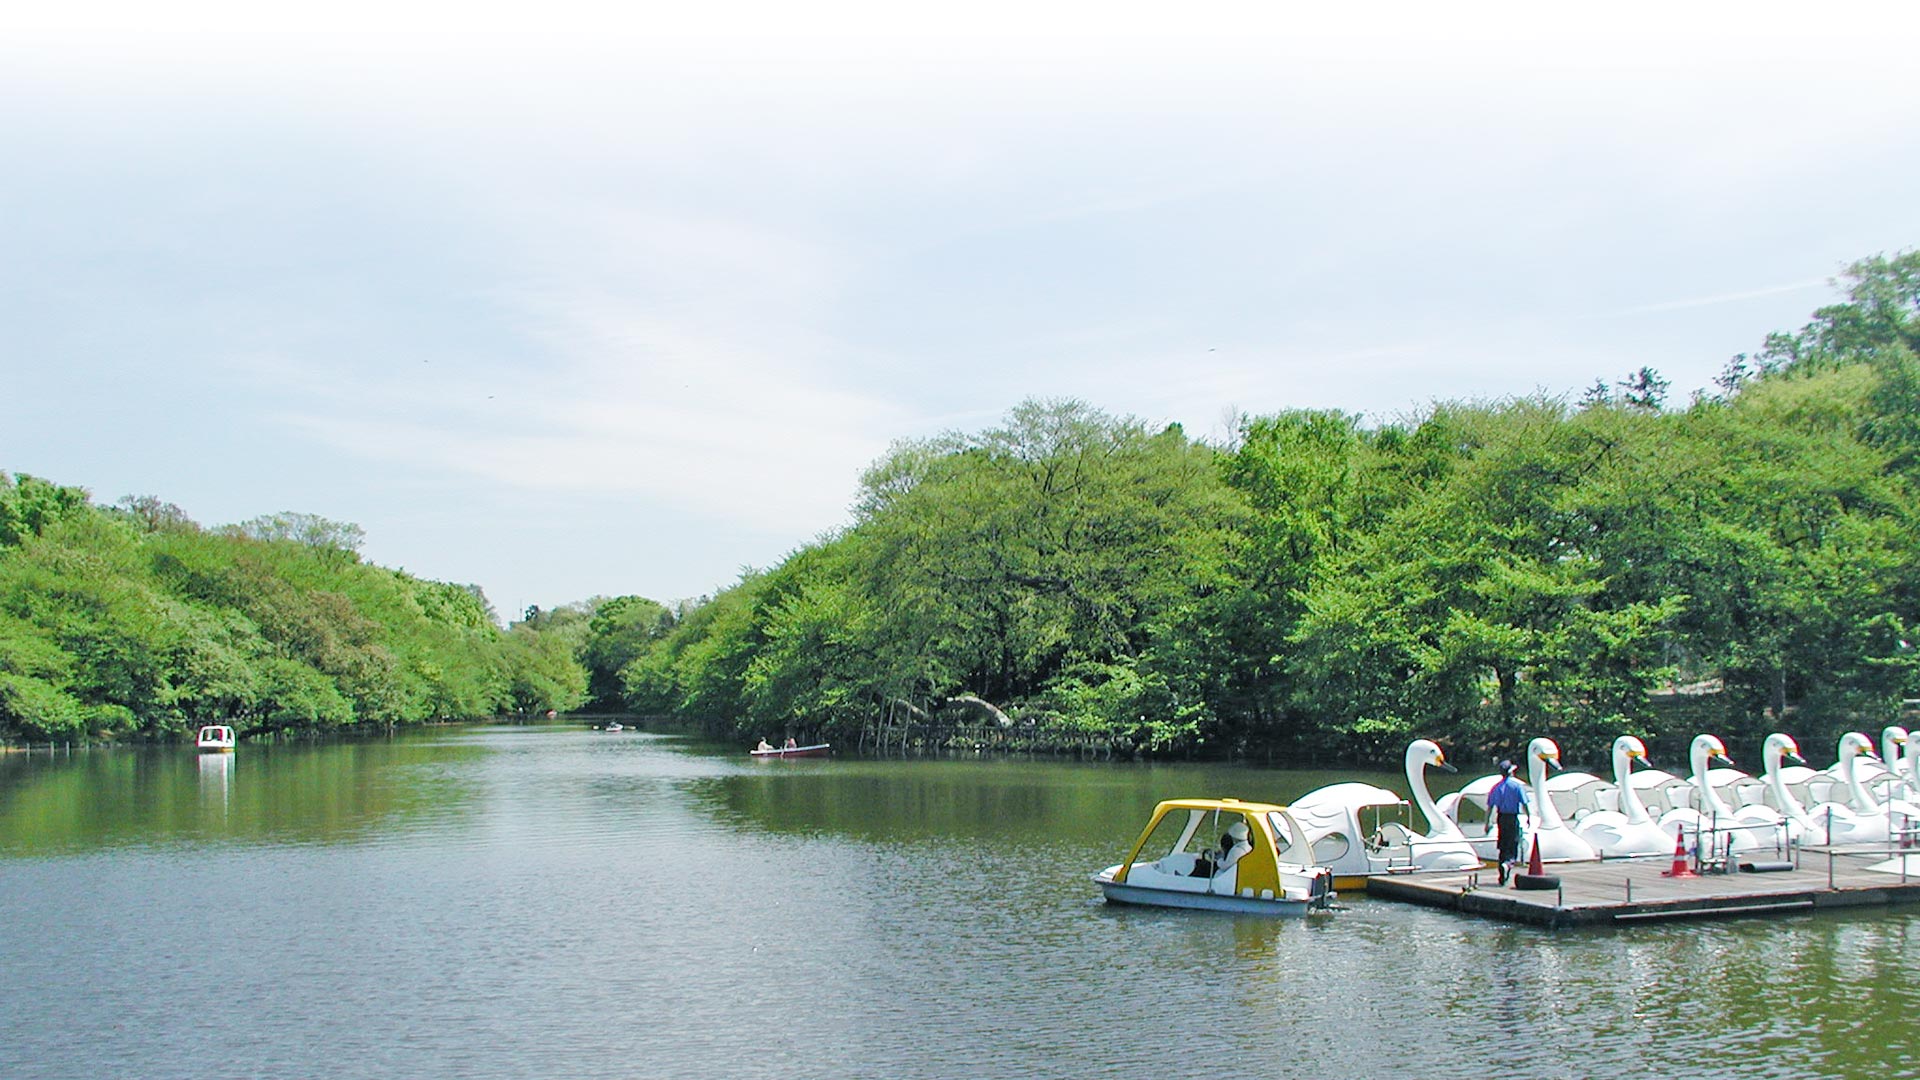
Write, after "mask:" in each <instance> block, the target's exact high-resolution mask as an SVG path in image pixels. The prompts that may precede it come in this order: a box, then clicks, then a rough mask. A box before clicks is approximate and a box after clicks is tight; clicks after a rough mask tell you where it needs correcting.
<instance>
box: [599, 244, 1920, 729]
mask: <svg viewBox="0 0 1920 1080" xmlns="http://www.w3.org/2000/svg"><path fill="white" fill-rule="evenodd" d="M1845 286H1846V296H1845V298H1844V299H1843V300H1841V301H1840V302H1838V303H1835V304H1833V305H1830V306H1828V307H1824V308H1821V309H1820V310H1819V311H1817V312H1815V313H1814V316H1813V318H1812V320H1811V321H1810V322H1809V323H1808V324H1807V325H1806V326H1805V327H1803V328H1801V329H1800V330H1798V331H1795V332H1790V333H1780V334H1775V335H1772V336H1771V337H1769V338H1768V339H1767V341H1766V343H1765V346H1764V348H1763V349H1761V350H1759V351H1757V352H1756V353H1755V354H1753V355H1742V356H1738V357H1735V358H1734V359H1733V360H1732V361H1730V362H1729V364H1728V366H1727V369H1726V371H1725V372H1723V374H1722V376H1721V378H1720V379H1718V380H1716V384H1715V389H1714V391H1712V392H1708V393H1703V394H1700V395H1698V396H1697V397H1696V399H1695V400H1694V401H1692V402H1691V403H1689V404H1687V405H1684V406H1675V405H1672V404H1671V403H1669V401H1668V400H1667V399H1668V391H1669V389H1670V384H1669V382H1668V380H1666V379H1665V378H1663V377H1661V375H1660V374H1659V373H1658V372H1657V371H1655V370H1653V369H1652V368H1650V367H1647V366H1644V365H1632V364H1624V365H1622V366H1623V368H1626V369H1627V373H1626V374H1625V375H1623V376H1621V377H1619V378H1617V379H1616V380H1614V381H1613V382H1612V383H1609V382H1608V381H1607V380H1604V379H1602V380H1598V381H1597V382H1596V384H1595V386H1594V388H1593V389H1592V390H1590V391H1588V392H1587V393H1586V394H1585V395H1584V396H1583V397H1582V398H1581V399H1580V400H1579V401H1578V402H1577V403H1569V402H1567V401H1565V400H1563V399H1559V398H1553V397H1548V396H1543V395H1538V394H1536V395H1531V396H1526V397H1517V398H1512V399H1508V400H1503V401H1490V402H1442V403H1436V404H1434V405H1433V406H1431V407H1429V408H1427V409H1425V410H1422V411H1421V412H1419V413H1417V414H1415V415H1410V416H1406V417H1402V418H1399V419H1396V420H1394V421H1392V422H1389V423H1381V424H1375V425H1368V424H1365V423H1363V422H1362V421H1361V419H1360V418H1358V417H1354V416H1347V415H1343V414H1340V413H1334V412H1317V411H1289V412H1283V413H1278V414H1274V415H1269V416H1254V417H1248V418H1245V419H1244V420H1243V421H1242V422H1241V423H1240V425H1239V427H1238V430H1237V432H1236V433H1235V436H1234V438H1233V440H1232V441H1231V442H1230V443H1229V444H1227V445H1224V446H1209V445H1206V444H1204V443H1200V442H1196V441H1193V440H1190V439H1188V438H1187V437H1186V436H1185V434H1184V433H1183V432H1182V431H1181V430H1180V429H1179V428H1178V427H1177V426H1176V427H1169V428H1166V429H1164V430H1154V429H1152V428H1150V427H1148V426H1147V425H1144V424H1142V423H1141V422H1140V421H1137V420H1135V419H1132V418H1129V417H1115V416H1110V415H1107V414H1104V413H1102V412H1100V411H1098V410H1096V409H1094V408H1092V407H1091V406H1089V405H1087V404H1085V403H1083V402H1079V401H1029V402H1026V403H1024V404H1022V405H1020V406H1019V407H1017V408H1016V409H1014V410H1013V412H1012V413H1010V414H1009V415H1008V417H1007V419H1006V420H1005V422H1004V423H1003V424H1002V425H1000V426H998V427H995V428H993V429H990V430H987V431H984V432H980V433H974V434H967V433H957V432H956V433H951V434H949V435H946V436H943V437H940V438H935V439H929V440H919V441H912V442H906V443H901V444H899V445H897V446H895V447H894V448H893V449H892V450H891V451H890V452H889V453H888V454H887V455H886V456H885V457H883V458H882V459H881V460H880V461H878V462H876V463H875V464H874V466H873V467H872V468H871V469H869V470H868V472H867V473H866V475H865V476H864V477H863V479H862V487H861V495H860V498H859V501H858V504H857V507H856V512H855V515H854V518H853V520H852V522H851V523H850V524H849V525H848V527H846V528H845V529H844V530H842V531H840V532H839V533H837V534H834V535H832V536H829V537H825V538H822V539H821V540H819V541H817V542H815V543H813V544H810V545H807V546H806V547H803V548H801V549H799V550H797V551H795V552H794V553H793V554H792V555H790V556H789V557H788V558H787V559H786V560H785V561H783V562H782V563H781V565H779V566H777V567H774V568H772V569H770V570H765V571H757V572H754V573H752V574H749V575H748V576H746V577H745V578H743V579H742V580H741V581H740V582H739V583H738V584H736V585H735V586H733V587H732V588H730V589H727V590H725V591H723V592H722V593H720V594H719V595H718V596H715V597H713V598H712V599H711V600H709V601H707V602H706V603H705V604H702V605H698V606H695V607H693V608H691V609H688V610H682V611H680V612H678V613H677V614H676V617H675V619H674V620H673V621H672V623H671V625H667V624H665V623H660V622H656V623H655V624H654V625H655V626H656V627H657V628H658V632H657V633H656V634H654V635H653V636H652V637H651V638H650V639H649V640H648V641H647V642H646V643H645V647H644V648H643V650H642V651H641V652H640V653H639V654H637V655H636V656H635V657H634V658H633V659H632V660H630V661H628V662H627V664H626V666H625V667H624V668H623V669H622V679H623V682H624V686H625V690H626V693H627V694H628V697H629V700H630V701H631V702H632V703H633V704H635V705H636V706H639V707H643V708H646V709H649V710H654V711H661V712H667V713H672V714H675V715H679V716H682V717H685V718H688V719H693V720H698V721H702V722H705V723H708V724H710V725H713V726H715V727H717V728H722V729H729V730H733V731H737V732H738V733H741V734H747V733H750V732H754V731H766V730H769V729H774V730H777V729H780V728H783V727H784V728H788V729H792V728H795V727H802V728H805V729H807V730H809V731H812V732H816V733H820V734H831V733H834V732H841V733H846V732H850V731H852V730H854V729H856V728H858V727H859V726H860V725H863V724H866V723H868V722H870V721H871V720H872V718H874V717H875V716H876V715H879V714H882V713H889V712H898V711H900V710H905V711H906V712H907V713H908V714H909V715H915V716H919V715H925V714H927V713H929V712H931V711H933V710H936V709H938V708H940V707H941V706H943V705H946V704H951V703H952V702H954V701H956V700H968V699H972V700H981V699H984V700H985V701H987V702H991V703H994V704H995V705H996V706H997V707H998V708H999V710H1000V711H1001V714H1002V715H1004V716H1010V717H1014V718H1019V719H1024V720H1027V721H1044V722H1046V723H1049V724H1054V725H1064V726H1066V727H1068V728H1074V729H1080V730H1086V731H1089V732H1095V733H1098V734H1100V735H1101V736H1102V737H1104V738H1107V739H1110V740H1112V741H1113V742H1115V743H1117V744H1120V745H1122V746H1128V747H1132V748H1134V749H1136V750H1140V751H1146V752H1153V751H1162V750H1169V749H1182V748H1185V749H1194V748H1202V747H1210V748H1212V749H1221V748H1227V749H1255V748H1262V747H1264V748H1273V747H1283V748H1286V749H1288V750H1291V751H1297V752H1301V753H1310V754H1316V755H1323V754H1324V755H1350V754H1359V753H1371V752H1374V751H1375V750H1377V749H1378V748H1379V747H1381V746H1384V745H1385V744H1387V743H1388V742H1390V741H1394V740H1400V739H1403V738H1405V737H1407V736H1408V735H1410V734H1414V733H1420V734H1426V735H1432V736H1435V737H1440V738H1447V739H1452V740H1455V741H1457V742H1461V743H1464V744H1466V745H1468V746H1477V745H1492V744H1496V743H1501V742H1506V743H1511V742H1512V741H1513V740H1514V739H1516V738H1520V737H1523V736H1524V735H1525V734H1530V733H1539V732H1546V733H1552V734H1556V735H1558V736H1559V737H1561V738H1562V740H1563V741H1564V742H1567V743H1570V744H1572V746H1573V747H1575V748H1578V749H1582V750H1586V751H1588V752H1590V753H1594V754H1596V755H1597V753H1598V749H1597V748H1598V745H1599V744H1600V743H1601V741H1602V740H1605V739H1610V738H1611V737H1612V735H1613V734H1617V733H1619V732H1621V731H1634V732H1638V733H1642V734H1650V733H1654V732H1656V731H1658V730H1659V729H1661V728H1662V727H1664V726H1666V725H1668V724H1669V723H1671V724H1673V725H1674V726H1680V725H1682V724H1697V723H1702V722H1710V723H1713V724H1716V725H1720V726H1721V727H1722V728H1723V729H1725V730H1727V731H1728V732H1729V733H1730V734H1738V735H1745V734H1757V733H1758V732H1759V729H1760V727H1761V726H1763V725H1767V724H1778V723H1783V722H1784V720H1785V718H1787V717H1788V716H1792V717H1794V718H1795V719H1796V720H1797V721H1798V722H1799V723H1800V724H1801V725H1802V726H1801V729H1800V730H1802V732H1803V735H1804V736H1805V737H1807V738H1810V739H1815V740H1818V739H1824V738H1827V737H1829V736H1830V735H1831V734H1832V733H1833V730H1834V729H1835V728H1836V727H1838V726H1840V725H1843V724H1849V723H1863V722H1865V721H1864V720H1862V719H1861V718H1862V717H1871V716H1877V715H1883V714H1886V713H1887V712H1888V711H1889V710H1890V709H1892V708H1894V707H1895V706H1897V703H1898V701H1899V699H1900V698H1902V697H1903V696H1912V695H1915V694H1920V671H1917V670H1916V657H1915V654H1914V649H1913V640H1914V639H1913V631H1912V629H1911V628H1912V626H1913V624H1914V622H1915V620H1916V619H1917V618H1920V610H1917V608H1920V528H1916V526H1917V525H1920V520H1916V515H1917V513H1920V501H1916V486H1915V485H1916V481H1917V480H1920V361H1916V357H1915V349H1916V347H1917V346H1920V254H1916V253H1906V254H1902V255H1899V256H1896V257H1891V258H1885V257H1882V258H1874V259H1868V260H1864V261H1862V262H1860V263H1858V264H1856V265H1855V266H1853V267H1852V268H1850V269H1849V271H1848V273H1847V275H1846V277H1845ZM1669 716H1672V717H1673V719H1672V720H1671V721H1668V720H1667V719H1664V718H1665V717H1669ZM1695 730H1698V729H1697V728H1696V729H1695Z"/></svg>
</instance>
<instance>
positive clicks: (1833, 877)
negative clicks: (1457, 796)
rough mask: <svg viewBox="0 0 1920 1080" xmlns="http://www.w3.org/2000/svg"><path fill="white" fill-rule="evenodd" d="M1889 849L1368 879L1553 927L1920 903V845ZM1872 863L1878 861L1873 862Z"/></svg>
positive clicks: (1405, 894)
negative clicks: (1525, 881)
mask: <svg viewBox="0 0 1920 1080" xmlns="http://www.w3.org/2000/svg"><path fill="white" fill-rule="evenodd" d="M1890 855H1892V853H1891V852H1889V851H1887V850H1886V849H1884V848H1880V849H1875V850H1872V851H1858V850H1856V851H1849V850H1847V849H1846V848H1824V847H1806V848H1802V849H1800V850H1799V852H1798V858H1796V859H1794V860H1792V861H1791V862H1787V861H1780V862H1776V863H1762V864H1759V865H1770V866H1775V867H1779V868H1778V869H1770V870H1768V871H1766V872H1762V873H1752V872H1745V871H1737V870H1736V871H1735V872H1733V873H1724V872H1721V871H1719V870H1717V869H1711V870H1709V872H1705V873H1699V874H1697V875H1693V876H1686V877H1672V876H1669V874H1668V871H1670V870H1671V869H1672V867H1673V860H1672V858H1671V857H1662V856H1643V857H1640V858H1632V859H1607V860H1603V861H1599V862H1574V863H1553V864H1549V865H1548V866H1546V867H1545V870H1546V872H1547V873H1548V874H1551V875H1554V876H1556V877H1558V878H1559V879H1560V883H1559V887H1558V888H1552V889H1543V890H1535V891H1527V890H1521V889H1516V888H1513V887H1512V886H1511V885H1508V886H1506V887H1501V886H1499V885H1498V884H1496V882H1497V881H1498V880H1499V878H1498V876H1497V875H1496V874H1495V873H1494V871H1493V870H1492V869H1491V868H1484V869H1480V870H1462V871H1450V872H1427V873H1419V874H1406V875H1395V876H1390V877H1376V878H1372V879H1370V880H1369V881H1368V882H1367V893H1368V895H1370V896H1375V897H1382V898H1386V899H1392V900H1399V901H1405V902H1407V903H1413V904H1421V905H1424V906H1426V907H1435V908H1444V909H1447V910H1450V911H1457V912H1460V913H1461V914H1463V915H1478V916H1481V917H1484V918H1489V919H1500V920H1503V921H1506V922H1514V923H1523V924H1527V925H1530V926H1538V927H1543V928H1545V929H1549V930H1561V929H1567V928H1570V927H1578V926H1618V925H1627V924H1631V923H1635V922H1643V921H1647V920H1653V919H1699V918H1732V917H1736V916H1751V915H1782V914H1796V913H1805V912H1809V911H1816V910H1825V909H1830V908H1844V907H1872V906H1891V905H1896V904H1920V853H1915V854H1912V855H1908V856H1904V857H1897V858H1890ZM1903 860H1904V862H1905V864H1906V865H1905V872H1904V873H1903V872H1902V870H1901V864H1902V861H1903ZM1735 861H1736V863H1738V862H1740V861H1742V860H1741V859H1740V858H1739V857H1736V860H1735ZM1875 865H1878V866H1879V867H1881V869H1873V870H1870V869H1868V867H1869V866H1875Z"/></svg>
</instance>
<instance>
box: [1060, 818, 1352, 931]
mask: <svg viewBox="0 0 1920 1080" xmlns="http://www.w3.org/2000/svg"><path fill="white" fill-rule="evenodd" d="M1236 824H1239V825H1244V826H1245V827H1246V838H1245V840H1244V841H1243V842H1242V844H1241V845H1239V846H1244V847H1245V848H1246V850H1245V851H1244V852H1239V853H1238V854H1237V856H1235V855H1230V856H1229V858H1228V863H1229V864H1228V865H1226V866H1225V867H1224V868H1222V869H1220V870H1218V871H1217V872H1215V873H1213V874H1211V875H1207V874H1204V871H1203V874H1202V876H1195V875H1194V870H1195V868H1196V865H1197V864H1198V863H1199V861H1200V859H1201V858H1202V856H1203V855H1204V854H1205V853H1206V852H1207V851H1208V849H1209V846H1210V845H1211V844H1212V842H1213V839H1214V837H1216V836H1219V835H1221V834H1222V833H1224V832H1225V831H1226V830H1228V829H1229V828H1230V827H1231V826H1233V825H1236ZM1214 850H1216V851H1217V850H1218V849H1217V848H1216V849H1214ZM1235 850H1236V851H1238V846H1236V848H1235ZM1311 850H1312V847H1311V845H1310V844H1308V842H1307V837H1306V833H1305V832H1303V831H1302V830H1301V828H1300V823H1299V822H1298V821H1295V820H1294V818H1293V815H1291V814H1290V813H1288V812H1287V808H1286V807H1284V806H1278V805H1275V804H1273V803H1260V802H1242V801H1240V800H1239V799H1169V800H1167V801H1165V802H1162V803H1160V804H1159V805H1157V806H1155V807H1154V808H1153V816H1152V817H1151V818H1149V819H1148V820H1147V827H1146V828H1145V829H1143V830H1142V831H1141V833H1140V838H1139V839H1138V840H1136V841H1134V845H1133V849H1132V850H1131V851H1129V852H1128V853H1127V858H1126V861H1125V862H1122V863H1119V864H1117V865H1114V866H1109V867H1107V868H1106V869H1105V870H1102V871H1100V872H1099V873H1097V874H1095V875H1093V880H1094V882H1095V883H1096V884H1098V885H1099V886H1100V891H1101V892H1102V893H1104V894H1105V895H1106V898H1107V902H1108V903H1110V904H1144V905H1148V906H1152V907H1170V908H1188V909H1194V910H1201V911H1228V912H1235V913H1240V914H1249V915H1277V916H1293V915H1305V914H1306V913H1307V912H1309V911H1314V910H1325V909H1326V908H1327V907H1329V906H1330V905H1331V904H1332V902H1333V899H1334V891H1333V872H1332V871H1331V870H1329V869H1327V868H1326V867H1324V866H1314V865H1312V864H1309V863H1302V862H1299V861H1297V860H1298V859H1299V858H1300V857H1301V856H1303V855H1305V854H1306V853H1308V852H1310V851H1311Z"/></svg>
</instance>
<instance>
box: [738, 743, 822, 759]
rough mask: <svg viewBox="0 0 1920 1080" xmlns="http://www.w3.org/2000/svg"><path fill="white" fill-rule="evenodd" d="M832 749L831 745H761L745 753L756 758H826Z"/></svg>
mask: <svg viewBox="0 0 1920 1080" xmlns="http://www.w3.org/2000/svg"><path fill="white" fill-rule="evenodd" d="M832 749H833V744H832V743H814V744H813V745H812V746H768V745H767V744H766V743H761V744H760V745H759V747H757V748H755V749H753V750H749V751H747V753H748V754H751V755H752V756H754V757H757V758H794V757H826V756H827V752H828V751H830V750H832Z"/></svg>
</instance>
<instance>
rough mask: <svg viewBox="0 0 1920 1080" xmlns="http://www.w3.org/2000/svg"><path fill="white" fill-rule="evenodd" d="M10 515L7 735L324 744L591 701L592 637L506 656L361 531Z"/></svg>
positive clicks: (4, 614)
mask: <svg viewBox="0 0 1920 1080" xmlns="http://www.w3.org/2000/svg"><path fill="white" fill-rule="evenodd" d="M0 479H4V478H3V477H0ZM0 504H3V505H4V507H5V509H4V511H3V512H0V516H3V517H4V521H5V522H6V523H7V528H8V530H9V531H8V532H7V534H6V535H7V536H8V537H9V541H8V542H7V543H6V544H5V545H0V737H7V738H24V739H33V740H38V739H52V738H101V737H118V736H125V735H132V734H144V735H149V736H157V735H167V734H173V733H179V732H184V731H189V730H191V729H192V728H194V727H195V726H197V725H198V724H200V723H203V722H207V721H213V720H224V721H229V722H232V723H234V724H236V725H238V726H240V727H241V728H242V729H243V730H247V731H250V732H259V731H265V730H275V729H296V730H324V729H332V728H338V727H343V726H351V725H387V724H405V723H415V722H419V721H423V720H430V719H438V718H459V717H474V716H488V715H495V714H498V713H502V712H506V711H509V710H512V709H515V708H516V707H517V708H520V709H523V710H529V711H530V710H533V709H535V708H538V709H542V710H544V709H546V708H556V707H557V708H568V707H572V706H573V705H576V704H578V702H579V701H580V700H581V697H582V694H581V691H580V689H579V687H580V686H581V685H583V684H584V681H585V678H586V675H585V671H584V669H583V668H581V667H580V665H579V664H578V663H577V662H575V661H574V660H573V659H572V653H573V650H574V649H575V647H576V646H577V644H578V638H579V637H580V636H581V635H582V634H584V627H583V628H582V629H581V631H580V632H579V633H576V634H574V635H571V636H568V635H564V634H561V635H552V636H551V639H550V640H549V639H548V635H543V634H541V633H539V632H537V631H533V630H529V631H527V632H526V633H525V634H522V635H516V637H515V638H513V639H511V640H510V639H509V638H508V636H507V635H506V634H504V633H502V632H501V630H500V629H499V627H498V626H496V625H495V624H494V622H493V620H492V617H491V611H490V609H489V608H488V607H487V604H486V599H485V597H484V596H482V595H481V594H480V592H479V590H478V589H477V588H474V587H473V586H460V585H450V584H445V583H441V582H429V581H421V580H419V579H416V578H413V577H410V576H409V575H407V574H404V573H400V572H397V571H392V570H386V569H383V568H379V567H374V566H368V565H365V564H362V563H361V562H360V561H359V559H358V558H357V556H356V555H355V554H354V552H353V549H354V548H356V547H357V546H358V538H359V529H358V527H356V526H349V525H343V524H340V523H335V522H328V521H326V520H325V519H321V518H316V517H313V516H311V515H297V514H283V515H277V516H276V517H274V518H271V519H258V520H257V521H256V522H253V523H249V524H248V525H247V526H243V527H234V528H229V529H221V530H215V531H212V532H209V531H206V530H202V529H201V528H199V527H198V526H197V525H195V524H194V523H193V522H191V521H189V520H187V519H186V517H185V515H184V514H182V513H180V512H179V508H178V507H174V506H171V504H166V503H162V502H160V501H159V500H158V499H155V498H152V497H141V498H128V499H122V500H121V501H120V502H119V503H118V504H116V505H115V506H113V507H110V508H109V507H95V506H93V505H92V504H91V503H90V502H88V501H87V498H86V494H85V492H83V491H81V490H80V489H78V488H60V487H57V486H55V485H51V484H47V483H45V482H42V481H36V480H33V479H32V478H29V477H20V478H17V479H16V480H11V481H7V482H6V484H5V485H4V486H0Z"/></svg>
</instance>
